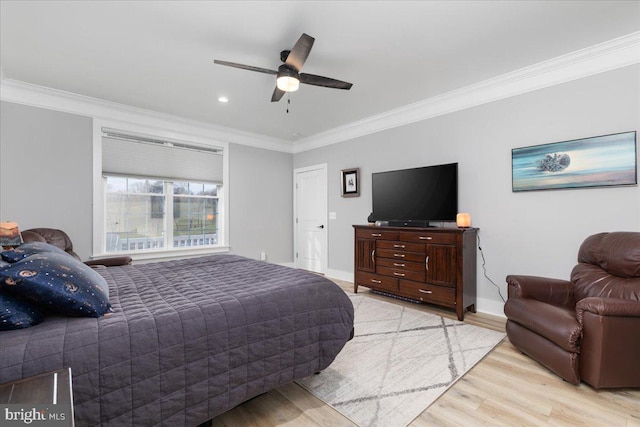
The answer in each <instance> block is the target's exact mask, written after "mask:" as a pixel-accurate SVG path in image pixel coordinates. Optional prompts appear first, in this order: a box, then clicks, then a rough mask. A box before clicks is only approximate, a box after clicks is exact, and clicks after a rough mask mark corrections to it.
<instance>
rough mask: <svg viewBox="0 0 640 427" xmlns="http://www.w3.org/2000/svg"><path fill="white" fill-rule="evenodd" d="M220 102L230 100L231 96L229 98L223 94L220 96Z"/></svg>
mask: <svg viewBox="0 0 640 427" xmlns="http://www.w3.org/2000/svg"><path fill="white" fill-rule="evenodd" d="M218 102H222V103H223V104H225V103H227V102H229V98H227V97H226V96H221V97H220V98H218Z"/></svg>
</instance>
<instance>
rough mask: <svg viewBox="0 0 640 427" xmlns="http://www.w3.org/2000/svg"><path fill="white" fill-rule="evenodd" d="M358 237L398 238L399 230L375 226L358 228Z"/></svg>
mask: <svg viewBox="0 0 640 427" xmlns="http://www.w3.org/2000/svg"><path fill="white" fill-rule="evenodd" d="M356 237H359V238H363V239H383V240H398V232H397V231H385V230H379V229H377V228H375V227H371V229H369V228H358V229H356Z"/></svg>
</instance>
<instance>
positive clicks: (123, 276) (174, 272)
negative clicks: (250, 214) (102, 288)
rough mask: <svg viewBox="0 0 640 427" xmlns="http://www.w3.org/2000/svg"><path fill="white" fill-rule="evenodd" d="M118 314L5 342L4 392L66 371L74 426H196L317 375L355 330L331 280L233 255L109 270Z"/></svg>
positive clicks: (2, 338) (0, 368)
mask: <svg viewBox="0 0 640 427" xmlns="http://www.w3.org/2000/svg"><path fill="white" fill-rule="evenodd" d="M98 271H99V272H100V274H102V275H103V276H104V277H105V279H106V280H107V282H108V283H109V290H110V297H109V299H110V301H111V304H112V306H113V308H114V310H115V313H114V314H112V315H110V316H108V317H101V318H98V319H93V318H69V317H48V318H47V319H46V320H45V321H44V322H43V323H41V324H39V325H36V326H34V327H31V328H27V329H21V330H15V331H5V332H0V383H4V382H7V381H12V380H16V379H20V378H24V377H29V376H32V375H36V374H40V373H44V372H49V371H53V370H56V369H60V368H63V367H67V366H69V367H71V370H72V373H73V394H74V406H75V416H76V425H77V426H81V427H82V426H92V425H110V426H136V427H137V426H152V425H165V426H196V425H198V424H200V423H203V422H205V421H207V420H209V419H211V418H212V417H214V416H216V415H218V414H220V413H222V412H224V411H227V410H229V409H231V408H233V407H234V406H237V405H238V404H240V403H242V402H244V401H246V400H248V399H250V398H252V397H254V396H256V395H259V394H261V393H264V392H266V391H269V390H271V389H273V388H275V387H278V386H280V385H282V384H286V383H289V382H291V381H293V380H296V379H298V378H303V377H306V376H309V375H311V374H313V373H314V372H317V371H320V370H322V369H324V368H326V367H327V366H329V364H330V363H331V362H332V361H333V360H334V358H335V357H336V355H337V354H338V352H340V350H341V349H342V347H343V346H344V344H345V343H346V342H347V341H348V340H349V338H350V336H351V333H352V329H353V306H352V304H351V302H350V300H349V298H348V297H347V296H346V294H345V293H344V292H343V291H342V290H341V289H340V288H339V287H338V286H337V285H335V284H334V283H333V282H331V281H329V280H327V279H325V278H323V277H321V276H317V275H314V274H311V273H307V272H303V271H300V270H295V269H291V268H287V267H282V266H278V265H274V264H268V263H265V262H260V261H254V260H250V259H247V258H242V257H239V256H234V255H214V256H207V257H201V258H194V259H187V260H179V261H166V262H159V263H153V264H141V265H130V266H123V267H109V268H102V269H99V270H98Z"/></svg>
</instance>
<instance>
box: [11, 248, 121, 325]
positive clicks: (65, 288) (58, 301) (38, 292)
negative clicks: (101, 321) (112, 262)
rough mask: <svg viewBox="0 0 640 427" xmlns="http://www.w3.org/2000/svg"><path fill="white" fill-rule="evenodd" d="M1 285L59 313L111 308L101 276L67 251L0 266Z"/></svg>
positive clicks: (77, 313) (98, 313)
mask: <svg viewBox="0 0 640 427" xmlns="http://www.w3.org/2000/svg"><path fill="white" fill-rule="evenodd" d="M0 288H2V289H4V290H6V291H7V292H10V293H12V294H13V295H19V296H20V297H24V298H27V299H29V300H31V301H34V302H36V303H38V305H40V306H41V307H43V308H46V309H48V310H50V311H52V312H54V313H58V314H64V315H68V316H80V317H100V316H102V315H103V314H105V313H108V312H110V311H111V306H110V304H109V298H108V296H107V293H106V292H105V290H104V289H106V288H107V283H106V281H105V280H104V278H103V277H102V276H101V275H100V274H98V273H97V272H96V271H94V270H93V269H92V268H91V267H89V266H87V265H85V264H83V263H81V262H80V261H78V260H76V259H75V258H73V257H71V256H69V255H67V254H59V253H55V252H44V253H40V254H36V255H31V256H30V257H28V258H25V259H23V260H21V261H18V262H16V263H14V264H12V265H11V267H9V268H6V269H4V270H0Z"/></svg>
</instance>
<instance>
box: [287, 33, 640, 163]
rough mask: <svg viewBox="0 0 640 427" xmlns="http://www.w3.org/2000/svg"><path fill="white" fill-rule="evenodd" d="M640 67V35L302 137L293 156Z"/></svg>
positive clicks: (600, 45)
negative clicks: (596, 75)
mask: <svg viewBox="0 0 640 427" xmlns="http://www.w3.org/2000/svg"><path fill="white" fill-rule="evenodd" d="M638 63H640V32H635V33H631V34H628V35H626V36H623V37H619V38H616V39H613V40H610V41H607V42H604V43H600V44H597V45H594V46H591V47H588V48H585V49H581V50H578V51H575V52H572V53H569V54H566V55H562V56H558V57H556V58H552V59H550V60H547V61H543V62H540V63H538V64H534V65H532V66H529V67H525V68H521V69H519V70H516V71H513V72H510V73H507V74H503V75H501V76H498V77H494V78H491V79H488V80H485V81H482V82H479V83H475V84H472V85H470V86H466V87H463V88H461V89H457V90H454V91H451V92H447V93H444V94H442V95H438V96H434V97H432V98H428V99H425V100H423V101H419V102H416V103H413V104H409V105H406V106H403V107H399V108H396V109H393V110H390V111H387V112H385V113H382V114H377V115H375V116H371V117H368V118H366V119H363V120H359V121H356V122H353V123H350V124H347V125H345V126H340V127H337V128H334V129H331V130H328V131H326V132H322V133H318V134H315V135H311V136H309V137H306V138H303V139H300V140H299V141H298V142H296V143H295V145H294V147H293V152H294V153H300V152H303V151H308V150H313V149H316V148H320V147H324V146H327V145H331V144H336V143H338V142H342V141H346V140H349V139H354V138H358V137H361V136H365V135H370V134H373V133H376V132H382V131H385V130H388V129H393V128H396V127H399V126H405V125H408V124H411V123H415V122H418V121H422V120H426V119H430V118H433V117H437V116H442V115H444V114H449V113H453V112H456V111H460V110H464V109H467V108H471V107H475V106H478V105H482V104H487V103H489V102H493V101H497V100H500V99H505V98H509V97H512V96H516V95H521V94H524V93H527V92H532V91H535V90H539V89H543V88H546V87H550V86H554V85H558V84H562V83H566V82H570V81H572V80H577V79H581V78H583V77H588V76H592V75H595V74H599V73H604V72H607V71H611V70H615V69H618V68H622V67H626V66H629V65H633V64H638Z"/></svg>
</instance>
